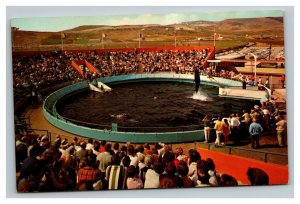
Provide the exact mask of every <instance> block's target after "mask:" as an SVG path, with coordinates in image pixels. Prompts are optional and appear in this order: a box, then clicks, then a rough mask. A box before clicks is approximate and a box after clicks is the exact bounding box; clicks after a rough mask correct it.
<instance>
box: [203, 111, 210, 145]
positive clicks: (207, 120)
mask: <svg viewBox="0 0 300 204" xmlns="http://www.w3.org/2000/svg"><path fill="white" fill-rule="evenodd" d="M202 121H203V123H204V137H205V141H204V142H205V143H208V142H209V140H210V122H211V120H210V117H209V115H206V116H205V117H204V118H203V120H202Z"/></svg>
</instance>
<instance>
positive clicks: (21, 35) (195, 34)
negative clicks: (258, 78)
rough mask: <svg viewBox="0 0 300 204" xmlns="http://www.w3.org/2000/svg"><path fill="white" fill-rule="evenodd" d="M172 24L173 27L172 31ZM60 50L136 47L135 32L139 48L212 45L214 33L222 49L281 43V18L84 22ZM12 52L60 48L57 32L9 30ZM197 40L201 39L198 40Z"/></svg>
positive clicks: (75, 29)
mask: <svg viewBox="0 0 300 204" xmlns="http://www.w3.org/2000/svg"><path fill="white" fill-rule="evenodd" d="M175 26H176V28H177V29H176V30H175ZM62 32H64V33H65V34H66V38H65V39H64V40H63V43H64V49H99V48H102V41H101V40H102V33H105V34H107V37H106V38H104V40H103V46H104V48H125V47H138V45H139V43H138V41H139V34H140V33H141V34H142V35H143V38H142V41H141V47H156V46H172V45H174V42H175V36H176V41H177V45H178V46H181V45H185V46H188V45H213V36H214V32H216V49H217V51H218V50H223V49H229V48H232V47H236V46H241V45H244V44H247V43H248V42H250V41H251V42H256V43H258V45H262V46H264V45H267V44H269V43H270V42H271V43H272V44H273V45H279V46H282V45H283V39H284V38H283V36H284V32H283V18H282V17H276V18H273V17H272V18H271V17H270V18H244V19H226V20H224V21H217V22H212V21H191V22H184V23H181V24H176V25H174V24H173V25H166V26H161V25H155V24H153V25H123V26H107V25H84V26H79V27H76V28H73V29H69V30H65V31H62ZM12 38H13V45H14V50H15V51H21V50H54V49H61V43H62V40H61V32H34V31H21V30H13V31H12ZM199 39H201V40H200V41H199Z"/></svg>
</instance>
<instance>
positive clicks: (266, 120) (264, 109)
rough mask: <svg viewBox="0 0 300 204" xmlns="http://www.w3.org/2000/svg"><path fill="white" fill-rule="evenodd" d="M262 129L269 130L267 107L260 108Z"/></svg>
mask: <svg viewBox="0 0 300 204" xmlns="http://www.w3.org/2000/svg"><path fill="white" fill-rule="evenodd" d="M262 112H263V120H264V128H265V129H266V130H268V129H269V128H270V111H269V109H268V107H267V106H263V107H262Z"/></svg>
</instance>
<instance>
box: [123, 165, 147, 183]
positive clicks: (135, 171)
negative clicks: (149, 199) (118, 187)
mask: <svg viewBox="0 0 300 204" xmlns="http://www.w3.org/2000/svg"><path fill="white" fill-rule="evenodd" d="M138 175H139V168H138V167H135V166H133V165H131V166H129V167H128V169H127V181H126V183H127V189H140V188H143V182H142V180H141V179H140V178H138Z"/></svg>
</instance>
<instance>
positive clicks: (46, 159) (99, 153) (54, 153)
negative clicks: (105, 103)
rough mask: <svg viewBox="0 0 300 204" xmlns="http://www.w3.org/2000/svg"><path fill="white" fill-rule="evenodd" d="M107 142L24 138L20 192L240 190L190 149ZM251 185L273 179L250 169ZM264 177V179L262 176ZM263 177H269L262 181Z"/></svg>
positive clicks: (18, 147) (20, 144) (19, 166)
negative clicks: (165, 189)
mask: <svg viewBox="0 0 300 204" xmlns="http://www.w3.org/2000/svg"><path fill="white" fill-rule="evenodd" d="M151 146H152V147H150V145H149V144H144V145H141V144H139V145H135V146H134V145H133V144H130V143H127V144H124V145H119V143H114V144H111V143H107V142H105V141H98V140H92V139H89V140H88V141H86V140H78V139H77V138H76V137H75V138H74V140H73V141H70V142H69V141H68V140H67V139H61V137H60V136H58V135H57V136H56V138H55V141H52V142H51V141H50V140H49V138H48V136H46V135H43V136H39V137H37V138H36V139H33V140H30V141H29V140H28V138H26V136H22V135H18V138H17V141H16V153H17V154H16V155H17V160H16V161H17V163H16V164H17V165H16V168H17V191H18V192H55V191H87V190H116V189H143V188H147V189H149V188H151V189H154V188H191V187H202V186H238V185H240V184H242V183H241V182H240V181H238V180H236V178H234V176H232V175H228V174H222V172H219V171H218V170H217V167H216V165H215V163H214V161H213V160H212V159H210V158H207V159H202V158H201V155H200V153H199V152H198V151H196V150H194V149H190V150H189V151H188V153H187V155H185V154H184V153H183V149H182V148H181V147H178V148H176V149H175V150H174V151H173V150H172V148H171V146H169V145H167V144H163V143H155V144H153V145H151ZM246 173H247V175H248V176H249V181H251V185H268V184H269V180H268V179H269V178H268V175H267V174H266V173H265V172H263V171H262V170H260V169H252V168H251V169H248V172H245V174H246ZM262 175H263V176H262ZM257 176H261V177H263V178H264V179H262V178H260V179H257V178H256V177H257Z"/></svg>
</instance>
